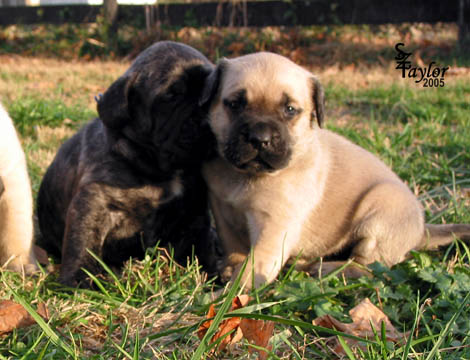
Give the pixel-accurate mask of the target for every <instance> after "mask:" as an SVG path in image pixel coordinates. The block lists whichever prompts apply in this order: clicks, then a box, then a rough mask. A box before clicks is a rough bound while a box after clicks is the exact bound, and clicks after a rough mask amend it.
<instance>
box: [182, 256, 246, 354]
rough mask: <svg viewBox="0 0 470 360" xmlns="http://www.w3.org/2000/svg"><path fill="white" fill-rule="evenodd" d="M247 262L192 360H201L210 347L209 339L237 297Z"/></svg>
mask: <svg viewBox="0 0 470 360" xmlns="http://www.w3.org/2000/svg"><path fill="white" fill-rule="evenodd" d="M246 264H247V260H245V262H244V263H243V265H242V268H241V269H240V273H239V274H238V276H237V278H236V279H235V281H234V282H233V284H232V287H231V288H230V290H229V292H228V293H227V295H226V297H225V301H224V302H223V303H222V306H221V307H220V309H219V311H218V312H217V314H216V315H215V317H214V320H213V321H212V324H211V326H210V327H209V329H208V330H207V332H206V334H205V335H204V337H203V338H202V340H201V343H200V344H199V346H198V347H197V349H196V351H195V352H194V354H193V356H192V357H191V360H200V359H201V357H202V355H203V354H204V353H205V352H206V351H207V350H208V349H209V347H210V345H209V340H210V339H212V336H213V335H214V333H215V331H216V329H217V328H218V327H219V325H220V323H221V322H222V320H223V318H224V316H225V315H226V314H227V311H228V309H229V308H230V306H231V305H232V299H233V298H234V297H235V294H236V293H237V291H238V287H239V285H240V281H241V278H242V275H243V272H244V271H245V268H246Z"/></svg>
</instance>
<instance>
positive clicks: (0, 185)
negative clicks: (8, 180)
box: [0, 176, 5, 200]
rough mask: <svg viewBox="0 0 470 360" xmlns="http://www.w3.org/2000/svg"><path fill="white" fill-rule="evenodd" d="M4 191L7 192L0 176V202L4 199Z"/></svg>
mask: <svg viewBox="0 0 470 360" xmlns="http://www.w3.org/2000/svg"><path fill="white" fill-rule="evenodd" d="M4 191H5V185H4V184H3V180H2V177H1V176H0V200H1V199H2V195H3V192H4Z"/></svg>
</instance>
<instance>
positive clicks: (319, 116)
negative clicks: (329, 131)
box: [310, 76, 325, 128]
mask: <svg viewBox="0 0 470 360" xmlns="http://www.w3.org/2000/svg"><path fill="white" fill-rule="evenodd" d="M311 81H312V100H313V105H314V107H315V111H312V115H311V121H310V125H311V126H312V127H313V124H314V121H315V118H316V120H317V123H318V126H319V127H320V128H321V127H323V123H324V119H325V92H324V90H323V86H322V84H320V81H319V80H318V79H317V78H316V77H314V76H312V78H311Z"/></svg>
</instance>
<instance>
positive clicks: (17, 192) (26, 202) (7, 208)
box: [0, 170, 37, 274]
mask: <svg viewBox="0 0 470 360" xmlns="http://www.w3.org/2000/svg"><path fill="white" fill-rule="evenodd" d="M25 171H26V170H25ZM12 174H13V175H12ZM10 175H12V176H10V177H7V178H3V179H0V180H1V183H2V184H3V187H4V191H3V194H1V195H0V266H3V265H4V264H5V263H7V264H8V265H7V267H8V268H9V269H11V270H14V271H18V272H22V271H25V272H26V273H27V274H30V273H33V272H34V271H36V270H37V265H36V259H35V256H34V253H33V250H32V247H33V204H32V196H31V189H30V187H29V179H28V177H27V175H24V174H23V172H20V171H17V172H16V173H10Z"/></svg>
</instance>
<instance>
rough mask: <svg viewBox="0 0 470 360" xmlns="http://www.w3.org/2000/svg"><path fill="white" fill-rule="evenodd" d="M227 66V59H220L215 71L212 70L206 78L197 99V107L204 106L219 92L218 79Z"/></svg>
mask: <svg viewBox="0 0 470 360" xmlns="http://www.w3.org/2000/svg"><path fill="white" fill-rule="evenodd" d="M227 64H228V60H227V59H225V58H223V59H220V60H219V62H218V63H217V66H216V67H215V69H214V70H212V72H211V73H210V74H209V76H208V77H207V78H206V82H205V84H204V88H203V89H202V93H201V97H200V98H199V106H203V105H206V104H207V103H208V102H209V101H211V100H212V99H213V98H214V96H215V95H216V94H217V91H218V90H219V84H220V79H221V77H222V74H223V71H224V69H225V67H226V66H227Z"/></svg>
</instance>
